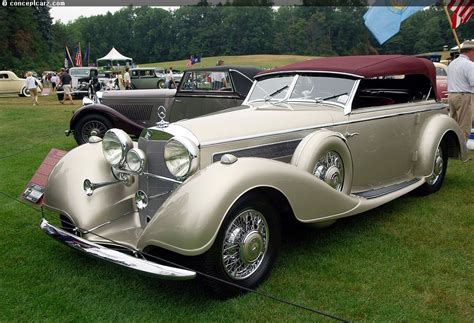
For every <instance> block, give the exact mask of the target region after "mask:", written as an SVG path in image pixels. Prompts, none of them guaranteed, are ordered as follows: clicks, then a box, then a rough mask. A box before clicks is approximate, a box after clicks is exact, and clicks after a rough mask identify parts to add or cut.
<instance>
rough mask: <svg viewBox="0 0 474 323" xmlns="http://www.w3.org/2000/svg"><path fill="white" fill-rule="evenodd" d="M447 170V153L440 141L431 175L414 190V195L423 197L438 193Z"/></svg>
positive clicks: (443, 143)
mask: <svg viewBox="0 0 474 323" xmlns="http://www.w3.org/2000/svg"><path fill="white" fill-rule="evenodd" d="M447 168H448V152H447V148H446V143H445V142H444V140H443V141H441V143H440V144H439V146H438V148H436V151H435V154H434V158H433V173H432V174H431V175H430V177H428V178H427V179H426V183H424V184H423V185H422V186H420V187H419V188H417V189H416V191H415V193H417V194H418V195H421V196H425V195H428V194H431V193H434V192H436V191H438V190H439V189H440V188H441V186H442V185H443V182H444V177H445V176H446V170H447Z"/></svg>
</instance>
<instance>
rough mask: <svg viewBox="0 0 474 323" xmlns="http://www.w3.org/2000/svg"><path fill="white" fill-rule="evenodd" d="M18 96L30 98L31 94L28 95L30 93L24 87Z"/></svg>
mask: <svg viewBox="0 0 474 323" xmlns="http://www.w3.org/2000/svg"><path fill="white" fill-rule="evenodd" d="M18 96H23V97H25V96H26V97H29V96H31V94H30V91H29V90H28V89H27V88H26V86H24V87H22V88H21V91H20V93H19V94H18Z"/></svg>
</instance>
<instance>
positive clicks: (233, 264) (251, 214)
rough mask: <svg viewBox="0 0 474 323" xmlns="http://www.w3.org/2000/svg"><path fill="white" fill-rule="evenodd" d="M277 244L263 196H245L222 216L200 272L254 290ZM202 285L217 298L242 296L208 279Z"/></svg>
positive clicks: (274, 217)
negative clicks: (220, 223) (222, 218)
mask: <svg viewBox="0 0 474 323" xmlns="http://www.w3.org/2000/svg"><path fill="white" fill-rule="evenodd" d="M280 240H281V233H280V219H279V215H278V214H277V212H276V210H275V209H274V208H273V207H272V206H271V204H270V203H268V202H267V200H266V199H265V197H264V196H262V195H260V194H253V193H250V194H247V195H245V196H243V197H242V198H240V199H239V200H238V201H237V202H236V203H235V204H234V206H233V207H232V208H231V209H230V210H229V212H228V213H227V215H226V216H225V218H224V221H223V223H222V225H221V228H220V230H219V233H218V235H217V237H216V240H215V241H214V244H213V245H212V247H211V249H210V250H209V251H208V252H206V253H205V254H204V255H203V256H202V257H203V259H202V261H201V266H202V270H203V271H204V272H205V273H207V274H209V275H211V276H213V277H216V278H218V279H221V280H225V281H227V282H230V283H232V284H236V285H240V286H243V287H245V288H250V289H254V288H255V287H257V286H258V285H259V284H260V283H262V282H263V281H264V280H265V278H266V277H267V276H268V274H269V273H270V270H271V267H272V265H273V263H274V262H275V259H276V256H277V252H278V249H279V247H280ZM205 282H206V284H207V285H208V286H209V287H210V289H211V290H212V292H214V294H215V295H216V296H217V297H219V298H223V299H226V298H230V297H234V296H237V295H239V294H241V293H243V292H245V290H244V289H241V288H238V287H235V286H232V285H231V284H226V283H223V282H220V281H218V280H214V279H212V278H205Z"/></svg>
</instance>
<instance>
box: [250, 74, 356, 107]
mask: <svg viewBox="0 0 474 323" xmlns="http://www.w3.org/2000/svg"><path fill="white" fill-rule="evenodd" d="M295 78H296V82H295ZM293 83H294V85H293ZM354 84H355V80H354V79H351V78H345V77H340V76H327V75H314V74H313V75H298V74H297V75H283V76H276V77H270V78H266V79H262V80H259V81H258V82H257V83H256V84H255V86H254V88H253V91H252V92H251V93H250V94H249V97H248V101H249V102H250V101H270V102H272V101H273V102H274V101H281V100H285V101H286V100H288V101H289V102H291V101H308V102H316V103H318V102H323V101H324V102H333V103H337V104H341V105H345V104H346V103H347V101H348V100H349V95H350V93H351V91H352V88H353V87H354Z"/></svg>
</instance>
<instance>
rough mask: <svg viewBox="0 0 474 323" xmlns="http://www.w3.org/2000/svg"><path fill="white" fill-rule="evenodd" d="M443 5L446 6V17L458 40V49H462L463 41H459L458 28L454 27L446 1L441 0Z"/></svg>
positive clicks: (455, 38)
mask: <svg viewBox="0 0 474 323" xmlns="http://www.w3.org/2000/svg"><path fill="white" fill-rule="evenodd" d="M441 5H442V6H443V8H444V13H445V14H446V18H448V22H449V28H451V31H452V32H453V36H454V40H455V41H456V45H458V49H459V50H460V49H461V43H460V42H459V38H458V34H457V33H456V28H453V22H452V21H451V17H450V16H449V12H448V7H447V6H446V5H445V3H444V1H443V0H441Z"/></svg>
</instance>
